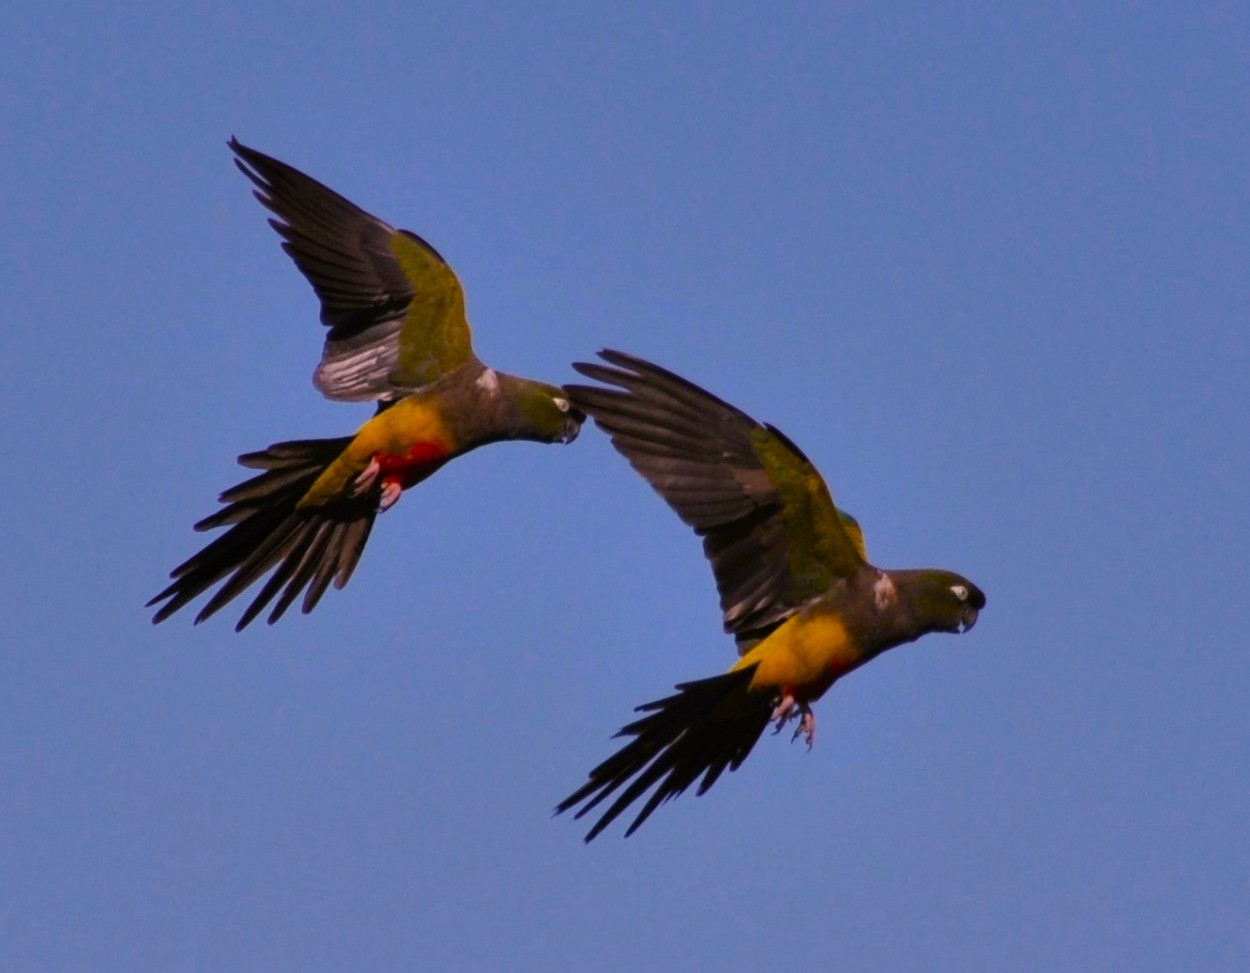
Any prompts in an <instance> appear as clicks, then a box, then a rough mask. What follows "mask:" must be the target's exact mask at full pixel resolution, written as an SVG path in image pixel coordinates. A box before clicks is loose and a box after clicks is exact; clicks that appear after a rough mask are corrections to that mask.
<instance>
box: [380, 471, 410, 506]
mask: <svg viewBox="0 0 1250 973" xmlns="http://www.w3.org/2000/svg"><path fill="white" fill-rule="evenodd" d="M403 492H404V488H403V487H402V486H400V485H399V481H398V480H391V479H386V480H383V481H382V498H381V499H380V500H379V501H378V513H385V512H386V511H388V510H390V509H391V507H393V506H395V501H396V500H398V499H399V495H400V494H401V493H403Z"/></svg>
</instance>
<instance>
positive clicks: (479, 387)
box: [148, 138, 585, 631]
mask: <svg viewBox="0 0 1250 973" xmlns="http://www.w3.org/2000/svg"><path fill="white" fill-rule="evenodd" d="M230 148H231V149H232V150H233V152H234V154H235V156H236V158H235V165H236V166H238V168H239V170H240V171H241V172H242V173H243V174H244V175H245V176H247V178H248V179H250V180H251V181H252V183H253V184H254V185H255V187H256V188H255V190H254V194H255V196H256V198H257V199H259V200H260V202H261V203H262V204H263V205H264V206H265V207H266V208H267V209H269V210H270V211H271V212H272V213H273V214H274V215H275V217H276V219H270V220H269V223H270V225H271V226H273V228H274V229H275V230H277V231H278V234H279V235H280V236H281V237H282V239H283V241H284V242H283V244H282V249H283V250H285V251H286V252H287V254H288V255H289V256H290V257H291V259H292V260H294V261H295V265H296V267H298V268H299V270H300V272H301V273H302V274H303V275H304V276H305V277H306V278H308V281H309V283H310V284H312V287H313V290H314V291H315V292H316V294H317V297H318V298H320V301H321V322H322V324H324V325H325V326H326V327H328V328H329V331H328V332H327V334H326V339H325V346H324V348H323V349H322V354H321V363H320V364H319V365H318V367H317V370H316V372H315V373H314V376H313V383H314V384H315V385H316V387H317V388H318V389H319V390H320V391H321V393H322V394H323V395H325V396H326V397H327V398H330V399H335V400H338V401H343V402H376V403H377V409H376V412H375V413H374V415H373V417H372V418H371V419H369V421H367V422H366V423H365V424H364V425H363V426H361V427H360V428H359V429H358V430H356V432H355V434H353V435H351V436H343V437H340V438H336V439H311V440H307V439H305V440H295V441H291V442H282V443H276V444H275V445H272V446H270V447H269V448H268V449H264V450H261V451H259V452H254V453H246V454H244V455H242V456H240V457H239V463H240V465H242V466H244V467H247V468H248V469H252V470H259V471H261V472H259V473H258V474H256V475H255V476H253V477H251V478H250V479H248V480H246V481H244V482H242V483H239V484H237V485H236V486H233V487H231V488H230V489H228V490H226V491H225V492H224V493H223V494H222V495H221V497H220V502H221V503H222V504H224V505H225V506H224V507H222V508H221V509H219V510H218V511H216V512H215V513H213V514H211V515H210V516H208V517H205V518H204V519H203V520H201V521H200V522H199V523H197V524H196V525H195V529H196V530H198V531H206V530H211V529H213V528H218V527H224V528H226V531H225V533H224V534H221V535H219V536H218V537H217V538H216V539H215V540H213V541H212V542H211V543H210V544H208V545H207V546H206V547H204V549H203V550H201V551H200V552H199V553H197V554H195V555H194V556H193V557H191V558H190V559H189V560H187V561H186V562H184V563H183V564H181V565H179V566H178V567H177V568H175V569H174V570H173V572H172V573H171V575H170V576H171V577H172V578H173V582H172V583H171V584H170V585H169V586H168V587H167V588H165V590H164V591H162V592H161V593H160V594H158V595H157V596H156V597H155V598H153V599H152V600H151V601H150V602H148V607H152V606H154V605H158V604H159V605H160V607H159V609H158V610H157V612H156V614H155V616H154V617H153V621H154V622H161V621H164V620H165V619H166V618H168V617H169V616H170V615H172V614H173V613H174V612H176V611H178V610H179V609H180V608H182V607H183V606H184V605H186V604H187V603H188V602H190V601H191V600H192V599H194V598H195V597H196V596H198V595H199V594H201V593H202V592H204V591H207V590H208V589H209V588H211V587H213V586H214V585H218V584H219V583H220V584H219V587H218V588H217V590H216V591H215V592H214V593H213V595H212V597H211V598H210V599H209V600H208V602H207V603H206V604H205V605H204V606H203V608H202V609H201V610H200V612H199V614H198V615H197V616H196V619H195V621H196V622H197V623H199V622H201V621H203V620H204V619H206V618H208V617H209V616H210V615H212V614H213V613H215V612H216V611H218V610H219V609H220V608H222V607H223V606H224V605H226V604H227V603H228V602H229V601H231V600H232V599H233V598H235V597H236V596H238V595H239V594H240V593H242V592H243V591H244V590H246V589H247V588H249V587H250V586H251V585H253V584H255V583H256V582H258V581H259V580H260V579H261V578H262V577H264V576H265V575H266V574H268V575H269V576H268V580H266V581H265V583H264V586H263V587H262V588H261V589H260V591H259V592H257V593H256V596H255V597H254V598H253V599H252V602H251V604H250V605H248V607H247V610H246V611H244V612H243V615H242V617H241V618H240V619H239V622H238V624H237V625H236V626H235V629H236V631H238V630H241V629H243V627H244V626H246V625H247V624H248V623H249V622H251V621H252V620H253V619H254V618H255V617H256V616H257V615H258V614H259V613H260V612H262V611H264V609H265V608H266V607H267V606H269V604H270V603H271V602H272V603H273V609H272V611H271V612H270V613H269V619H268V621H269V623H270V624H272V623H273V622H275V621H277V619H278V618H280V617H281V616H282V614H283V613H284V612H285V611H286V610H287V608H289V607H290V605H291V604H292V602H294V601H295V599H296V598H298V597H299V596H300V595H301V593H302V594H303V603H302V606H301V607H302V610H303V611H304V612H309V611H311V610H312V609H313V607H314V606H315V605H316V604H317V602H318V601H319V600H320V599H321V596H322V595H323V594H324V593H325V591H326V588H327V587H328V586H329V585H330V583H331V582H333V583H334V585H335V587H337V588H342V587H343V586H344V585H345V584H346V583H347V581H348V579H349V578H350V577H351V574H352V571H353V570H354V569H355V567H356V564H357V562H358V560H359V559H360V554H361V552H362V551H363V549H364V546H365V542H366V541H367V540H368V537H369V532H370V531H371V530H372V528H373V522H374V519H375V518H376V517H377V515H378V513H380V512H381V511H384V510H387V509H388V508H390V507H391V506H392V505H394V503H395V501H396V500H398V499H399V497H400V494H401V493H402V492H403V491H404V490H406V489H408V488H409V487H412V486H415V485H416V484H418V483H420V482H421V481H422V480H424V479H426V478H427V477H429V476H430V475H431V474H433V473H434V472H436V471H437V470H438V469H440V468H441V467H442V466H444V465H445V464H446V463H447V462H449V461H450V460H452V459H455V458H456V457H457V456H461V455H463V454H464V453H467V452H469V451H470V450H472V449H476V448H477V447H479V446H484V445H486V444H487V443H495V442H501V441H503V440H530V441H533V442H540V443H570V442H572V441H573V440H574V439H575V438H577V434H578V431H579V430H580V429H581V424H582V422H583V421H584V420H585V416H584V415H583V414H582V413H581V412H580V411H579V410H578V409H577V408H576V407H575V406H573V405H572V403H571V402H570V400H569V397H568V394H567V393H566V392H565V391H564V390H563V389H562V388H560V387H558V386H555V385H547V384H544V383H542V382H535V381H531V380H529V379H525V378H518V377H516V376H514V375H507V374H505V373H503V372H498V371H496V370H495V369H493V368H489V367H488V366H486V365H484V364H483V363H482V362H481V361H479V360H478V358H477V356H476V355H475V354H474V352H473V347H472V339H471V334H470V331H469V323H468V320H467V319H466V317H465V302H464V292H463V291H462V290H461V287H460V281H459V280H457V279H456V275H455V273H454V272H453V271H452V269H451V267H450V266H448V264H447V261H445V260H444V259H443V258H442V256H440V255H439V253H438V251H436V250H435V249H434V248H433V247H432V246H430V244H428V243H427V242H426V241H425V240H423V239H421V238H420V237H419V236H417V235H416V234H415V233H410V232H408V231H407V230H396V229H395V228H394V227H392V226H390V225H389V224H387V223H384V222H383V221H382V220H380V219H378V218H377V217H375V216H371V215H370V214H369V213H366V212H365V211H364V210H362V209H360V208H359V207H357V206H355V205H354V204H352V203H350V202H348V201H347V200H346V199H344V198H343V197H342V196H340V195H338V194H337V193H335V192H333V191H332V190H330V189H328V188H327V187H325V186H323V185H322V184H321V183H319V182H317V181H316V180H315V179H312V178H310V177H308V176H306V175H304V174H303V173H302V172H300V171H298V170H297V169H294V168H292V167H291V166H288V165H286V164H285V163H282V162H279V161H278V160H277V159H273V158H271V157H269V156H267V155H264V154H262V153H260V152H257V151H256V150H255V149H250V148H248V147H247V146H245V145H243V144H242V143H241V142H239V141H238V140H237V139H233V138H232V139H231V140H230ZM275 599H276V601H275Z"/></svg>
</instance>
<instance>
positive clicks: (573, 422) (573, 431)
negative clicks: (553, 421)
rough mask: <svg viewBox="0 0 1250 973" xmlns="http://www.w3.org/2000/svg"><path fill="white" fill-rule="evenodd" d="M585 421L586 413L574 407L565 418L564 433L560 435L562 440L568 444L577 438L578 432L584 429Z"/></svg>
mask: <svg viewBox="0 0 1250 973" xmlns="http://www.w3.org/2000/svg"><path fill="white" fill-rule="evenodd" d="M585 421H586V413H584V412H581V411H579V410H577V409H572V410H571V411H570V412H569V415H568V418H566V419H565V420H564V435H563V436H561V437H560V442H562V443H564V444H565V445H566V446H567V445H568V444H569V443H571V442H572V441H573V440H574V439H576V438H577V434H578V433H579V432H581V431H582V423H583V422H585Z"/></svg>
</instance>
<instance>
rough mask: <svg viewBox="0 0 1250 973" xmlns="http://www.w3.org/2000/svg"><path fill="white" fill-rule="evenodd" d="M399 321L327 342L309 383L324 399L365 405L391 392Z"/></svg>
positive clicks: (397, 362)
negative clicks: (363, 403) (318, 390)
mask: <svg viewBox="0 0 1250 973" xmlns="http://www.w3.org/2000/svg"><path fill="white" fill-rule="evenodd" d="M402 324H403V320H402V319H401V318H393V319H391V320H389V321H382V322H380V323H378V324H375V325H373V326H372V327H370V328H366V329H365V330H364V331H362V332H360V333H359V334H356V335H353V336H352V337H350V338H344V339H341V340H339V341H327V342H326V343H325V347H324V348H323V349H322V352H321V364H320V365H318V366H317V371H316V372H315V373H314V375H313V384H314V385H315V386H316V387H317V388H318V389H320V390H321V394H322V395H324V396H325V397H326V398H327V399H337V400H338V401H340V402H369V401H371V400H373V399H380V398H384V397H386V396H387V393H389V392H391V391H393V388H394V387H393V386H392V384H391V374H392V373H393V372H394V371H395V368H396V367H397V366H398V364H399V329H400V325H402Z"/></svg>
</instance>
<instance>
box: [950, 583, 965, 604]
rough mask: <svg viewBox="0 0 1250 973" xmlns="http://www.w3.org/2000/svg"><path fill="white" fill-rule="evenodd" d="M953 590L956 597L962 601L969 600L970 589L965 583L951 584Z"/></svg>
mask: <svg viewBox="0 0 1250 973" xmlns="http://www.w3.org/2000/svg"><path fill="white" fill-rule="evenodd" d="M951 591H953V592H954V593H955V597H956V598H958V599H959V600H960V601H967V600H968V589H967V588H965V587H964V586H963V585H961V584H953V585H951Z"/></svg>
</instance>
